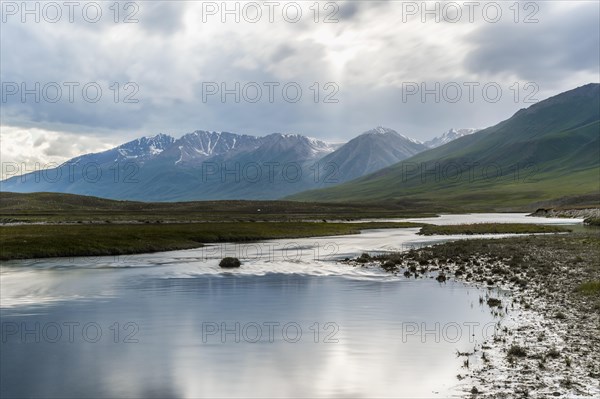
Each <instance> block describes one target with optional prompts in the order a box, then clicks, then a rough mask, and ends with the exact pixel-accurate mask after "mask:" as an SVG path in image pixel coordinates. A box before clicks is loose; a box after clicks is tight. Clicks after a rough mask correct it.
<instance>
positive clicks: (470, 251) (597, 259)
mask: <svg viewBox="0 0 600 399" xmlns="http://www.w3.org/2000/svg"><path fill="white" fill-rule="evenodd" d="M348 263H350V264H353V265H355V266H356V267H363V266H369V267H373V266H380V267H382V268H383V269H384V270H386V271H388V272H389V273H393V274H396V275H399V276H404V277H406V278H436V279H437V280H438V281H439V282H440V284H444V283H445V282H446V281H447V280H456V281H461V282H465V283H467V284H471V285H474V286H477V287H479V288H489V289H490V290H491V289H493V290H494V291H497V290H498V289H501V290H503V291H505V292H506V293H507V295H506V296H505V297H503V298H502V299H501V302H500V303H497V302H495V301H487V303H486V299H482V300H480V302H481V303H482V306H486V305H487V306H488V307H489V308H490V312H492V313H493V314H494V315H495V316H496V318H497V328H496V331H495V334H494V335H493V337H489V339H487V340H485V341H483V342H480V343H478V344H477V345H475V346H474V348H473V351H472V352H470V353H466V354H460V355H461V356H463V357H464V358H465V362H464V365H466V367H465V366H463V368H461V370H460V371H458V373H457V386H456V391H457V396H459V397H478V398H512V397H515V396H518V397H530V398H548V397H586V398H587V397H589V398H597V397H600V291H598V290H597V289H595V290H591V291H590V292H588V291H589V290H583V289H582V287H587V286H589V284H590V282H592V284H593V287H595V288H597V285H595V284H597V283H595V282H600V230H595V229H594V230H592V231H590V232H586V233H571V234H560V235H544V236H526V237H510V238H503V239H496V240H485V239H475V240H462V241H456V242H448V243H444V244H438V245H435V246H433V247H428V248H420V249H413V250H411V251H408V252H406V253H398V254H385V255H378V256H373V257H371V256H369V255H368V254H363V255H362V256H361V257H359V258H356V259H353V260H348ZM490 292H492V291H490ZM490 297H493V298H496V297H497V296H494V295H490ZM467 359H468V360H469V361H466V360H467Z"/></svg>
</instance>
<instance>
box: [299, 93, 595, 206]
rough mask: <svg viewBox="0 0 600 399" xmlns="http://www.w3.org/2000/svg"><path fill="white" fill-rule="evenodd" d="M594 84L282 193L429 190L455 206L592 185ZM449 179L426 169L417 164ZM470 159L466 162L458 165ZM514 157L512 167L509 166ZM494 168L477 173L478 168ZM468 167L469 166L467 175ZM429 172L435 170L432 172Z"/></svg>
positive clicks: (545, 196)
mask: <svg viewBox="0 0 600 399" xmlns="http://www.w3.org/2000/svg"><path fill="white" fill-rule="evenodd" d="M599 88H600V86H599V85H594V86H585V87H583V88H579V89H576V90H574V91H571V92H567V93H563V94H561V95H559V96H556V97H553V98H550V99H548V100H546V101H543V102H541V103H538V104H535V105H534V106H532V107H530V108H528V109H526V110H521V111H519V112H517V113H516V114H515V115H514V116H513V117H512V118H510V119H508V120H506V121H504V122H501V123H499V124H498V125H496V126H493V127H491V128H488V129H485V130H483V131H481V132H478V133H476V134H473V135H471V136H466V137H463V138H461V139H458V140H455V141H453V142H451V143H449V144H447V145H445V146H442V147H438V148H436V149H433V150H429V151H426V152H423V153H420V154H418V155H416V156H414V157H412V158H410V159H408V160H406V161H403V162H400V163H398V164H396V165H393V166H391V167H389V168H386V169H383V170H381V171H379V172H376V173H374V174H371V175H369V176H365V177H363V178H360V179H357V180H354V181H352V182H349V183H346V184H343V185H340V186H336V187H332V188H329V189H325V190H314V191H308V192H305V193H301V194H297V195H295V196H292V197H290V198H291V199H294V200H311V199H314V198H319V199H320V200H322V201H356V200H359V199H360V200H362V201H384V200H395V199H404V200H410V199H420V198H431V197H432V196H433V197H435V198H437V199H438V200H439V201H440V202H444V203H446V204H447V205H449V206H452V207H456V208H457V209H461V208H462V209H471V210H478V209H481V210H483V209H502V208H505V207H506V206H507V204H509V205H510V206H517V207H525V206H526V205H527V204H530V203H532V202H536V201H542V200H550V199H554V198H558V197H563V196H570V195H578V194H587V193H594V192H599V191H600V140H599V136H600V135H599V132H600V111H598V110H599V109H600V100H599V98H600V90H599ZM436 163H439V165H440V170H447V171H448V172H449V174H450V175H451V176H456V174H453V173H454V172H455V170H456V169H455V168H453V167H452V166H451V165H459V166H460V167H461V170H462V174H461V175H460V177H459V178H458V179H456V181H452V179H450V178H444V176H443V174H441V173H438V175H437V176H434V175H426V176H425V180H423V178H422V177H421V175H420V173H419V172H418V170H417V169H415V168H418V167H419V166H420V165H425V167H426V169H428V170H431V169H433V168H434V167H435V165H436ZM475 163H478V164H479V166H476V167H474V168H472V169H470V170H469V167H468V166H466V165H473V164H475ZM516 165H518V168H519V170H520V173H519V175H518V176H517V175H516V174H515V170H516ZM484 167H489V175H491V176H494V171H495V170H498V169H495V168H496V167H500V168H501V170H502V176H501V177H499V178H485V176H484V173H483V168H484ZM470 171H474V175H473V176H474V178H472V177H471V175H470ZM436 177H438V178H437V179H436Z"/></svg>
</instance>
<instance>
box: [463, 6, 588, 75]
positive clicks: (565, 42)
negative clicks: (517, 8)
mask: <svg viewBox="0 0 600 399" xmlns="http://www.w3.org/2000/svg"><path fill="white" fill-rule="evenodd" d="M596 6H597V5H596ZM597 7H598V6H597ZM590 11H591V10H590V7H580V8H579V9H577V10H575V11H573V12H570V13H564V14H563V13H561V14H556V15H547V16H543V15H542V16H540V22H539V23H533V24H519V25H517V24H514V23H512V21H505V22H504V23H502V24H486V25H483V26H482V27H481V28H480V29H478V30H476V31H474V32H473V33H472V34H471V35H470V36H469V38H468V39H469V40H470V41H471V42H472V43H473V44H474V45H475V46H476V48H475V50H473V51H472V52H471V53H470V54H469V55H468V57H467V59H466V66H467V67H468V68H469V69H470V70H471V71H472V72H475V73H478V74H484V73H487V74H492V75H493V74H510V73H514V74H515V75H517V76H518V77H519V78H521V79H524V80H532V81H540V80H542V81H546V80H553V79H561V80H562V79H565V78H568V76H569V74H571V73H574V72H579V71H589V72H592V73H593V72H595V73H596V74H597V73H598V68H599V64H598V63H599V59H600V28H599V25H598V24H599V21H598V12H596V13H594V12H590Z"/></svg>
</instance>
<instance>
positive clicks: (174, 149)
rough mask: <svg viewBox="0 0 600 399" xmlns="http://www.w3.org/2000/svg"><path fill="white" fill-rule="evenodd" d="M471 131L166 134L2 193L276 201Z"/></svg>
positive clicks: (18, 181) (82, 159) (12, 184)
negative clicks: (420, 137) (340, 139)
mask: <svg viewBox="0 0 600 399" xmlns="http://www.w3.org/2000/svg"><path fill="white" fill-rule="evenodd" d="M471 130H472V129H459V130H453V129H451V130H450V131H448V132H445V133H444V134H442V135H441V136H440V137H437V138H436V139H434V140H432V141H430V142H428V143H422V142H419V141H417V140H414V139H411V138H409V137H406V136H404V135H401V134H399V133H397V132H396V131H394V130H392V129H389V128H384V127H377V128H375V129H372V130H369V131H367V132H364V133H362V134H361V135H359V136H357V137H355V138H354V139H352V140H350V141H349V142H348V143H345V144H332V143H327V142H325V141H322V140H318V139H314V138H310V137H306V136H302V135H299V134H281V133H273V134H270V135H267V136H263V137H256V136H250V135H243V134H235V133H229V132H213V131H203V130H198V131H195V132H192V133H188V134H185V135H183V136H182V137H180V138H178V139H176V138H174V137H171V136H169V135H166V134H162V133H161V134H158V135H156V136H152V137H141V138H139V139H136V140H133V141H130V142H127V143H125V144H122V145H120V146H118V147H115V148H112V149H110V150H107V151H103V152H99V153H93V154H86V155H82V156H79V157H76V158H73V159H71V160H69V161H67V162H65V163H64V164H62V165H60V166H59V167H57V168H54V169H50V170H45V171H38V172H33V173H29V174H26V175H23V176H15V177H12V178H9V179H7V180H4V181H2V182H1V187H2V191H14V192H41V191H45V192H61V193H72V194H82V195H93V196H99V197H104V198H111V199H127V200H140V201H186V200H221V199H277V198H281V197H283V196H286V195H291V194H294V193H299V192H301V191H305V190H310V189H315V188H326V187H332V186H334V185H337V184H340V183H344V182H347V181H350V180H352V179H355V178H358V177H361V176H364V175H366V174H369V173H372V172H376V171H378V170H380V169H382V168H385V167H387V166H390V165H393V164H395V163H397V162H400V161H402V160H404V159H406V158H409V157H411V156H413V155H415V154H418V153H420V152H422V151H425V150H427V149H428V148H429V147H430V146H431V147H433V146H437V145H439V143H442V142H447V141H451V140H453V139H455V138H457V137H460V136H462V135H465V134H468V133H469V132H471Z"/></svg>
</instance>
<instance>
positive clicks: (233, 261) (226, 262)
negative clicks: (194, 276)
mask: <svg viewBox="0 0 600 399" xmlns="http://www.w3.org/2000/svg"><path fill="white" fill-rule="evenodd" d="M241 265H242V262H240V260H239V259H238V258H231V257H226V258H223V259H222V260H221V262H220V263H219V266H221V267H223V268H233V267H240V266H241Z"/></svg>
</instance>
